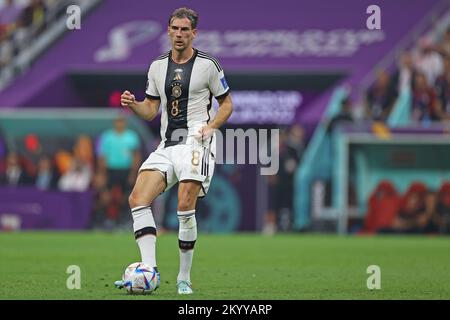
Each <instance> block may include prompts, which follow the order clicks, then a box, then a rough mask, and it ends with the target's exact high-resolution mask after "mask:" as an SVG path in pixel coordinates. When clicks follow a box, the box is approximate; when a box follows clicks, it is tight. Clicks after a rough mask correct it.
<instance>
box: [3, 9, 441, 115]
mask: <svg viewBox="0 0 450 320" xmlns="http://www.w3.org/2000/svg"><path fill="white" fill-rule="evenodd" d="M439 3H440V2H439V1H438V0H417V1H414V5H411V3H410V1H407V0H397V1H382V2H379V3H378V5H379V7H380V14H381V29H379V30H369V29H368V27H367V25H366V21H367V19H368V18H369V16H370V14H368V13H367V8H368V7H369V6H370V5H372V4H373V1H368V0H344V1H310V0H308V1H298V0H280V1H269V0H263V1H258V3H257V5H255V3H254V2H252V1H237V0H230V1H227V2H211V1H202V2H198V1H191V2H190V1H188V2H186V1H180V0H174V1H166V2H159V3H158V5H155V3H154V2H153V1H143V0H141V1H137V0H135V1H128V2H126V5H125V3H124V2H123V1H120V0H108V1H103V2H101V3H100V5H98V6H97V7H96V8H95V10H94V11H93V12H92V13H90V14H88V15H86V16H83V18H82V21H81V29H80V30H73V31H67V32H66V33H65V36H64V37H62V38H61V39H60V40H58V41H57V42H56V43H55V44H54V45H53V46H52V47H51V48H50V49H49V50H47V51H46V52H45V53H44V54H43V55H42V56H41V57H40V58H39V59H38V60H37V61H36V63H35V64H34V65H33V66H32V67H31V69H30V70H29V71H28V72H26V73H24V74H23V75H22V76H21V77H20V78H19V79H18V80H17V81H15V82H14V83H13V85H12V86H10V87H7V88H6V89H4V90H3V91H2V92H1V93H0V101H1V102H0V103H1V106H8V107H17V106H35V105H41V106H43V105H45V104H46V102H48V103H50V102H51V101H55V99H56V98H58V97H60V99H64V97H65V99H66V100H65V101H67V99H72V98H73V105H76V104H77V102H78V100H77V99H76V95H74V93H73V91H71V89H70V86H69V85H67V81H69V80H68V77H67V74H69V73H70V72H73V71H76V72H80V71H86V72H92V73H95V72H120V71H124V72H130V71H134V72H139V73H142V75H144V76H145V74H146V72H147V69H148V67H149V64H150V62H151V61H152V60H153V59H155V58H156V57H157V56H158V55H160V54H161V53H162V52H165V51H166V50H168V48H169V43H168V37H167V32H166V31H167V29H166V28H167V23H168V17H169V15H170V13H171V12H172V11H173V10H174V9H175V8H177V7H180V6H186V5H187V6H191V7H192V8H194V9H195V10H197V11H198V13H199V16H200V19H199V25H198V28H199V31H198V36H197V38H196V40H195V42H194V44H195V46H196V47H197V48H199V49H201V50H203V51H206V52H208V53H210V54H212V55H213V56H215V57H217V58H218V59H219V61H220V63H221V64H222V66H223V68H224V70H225V72H226V73H227V72H229V73H230V72H260V71H273V72H306V71H308V72H324V71H330V70H335V71H340V72H344V73H345V74H347V75H348V78H349V79H350V78H351V79H352V82H353V83H357V82H358V81H359V80H360V79H361V78H363V77H364V76H366V75H367V74H368V73H369V72H370V71H371V70H373V68H374V66H375V65H376V64H377V63H378V62H379V61H380V60H381V59H382V58H383V57H385V56H386V55H387V54H388V53H389V52H391V51H393V50H394V49H395V48H396V46H397V45H398V44H399V42H401V41H402V40H403V39H404V38H405V37H406V36H407V35H408V34H409V33H411V32H413V31H414V28H415V27H416V26H417V24H418V23H420V21H421V19H422V18H423V17H424V16H426V15H427V13H429V12H430V11H431V10H432V9H433V8H435V6H436V5H437V4H439ZM125 7H126V8H125ZM144 85H145V84H143V86H144ZM56 89H57V90H56ZM50 93H51V94H50ZM314 106H315V104H308V105H305V107H307V108H310V109H311V112H312V113H313V114H314V118H315V119H316V118H317V117H318V116H320V114H321V111H322V108H317V107H314Z"/></svg>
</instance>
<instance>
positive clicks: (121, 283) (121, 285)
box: [114, 280, 125, 289]
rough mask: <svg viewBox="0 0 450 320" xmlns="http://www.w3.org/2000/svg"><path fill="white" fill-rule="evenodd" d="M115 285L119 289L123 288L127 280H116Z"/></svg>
mask: <svg viewBox="0 0 450 320" xmlns="http://www.w3.org/2000/svg"><path fill="white" fill-rule="evenodd" d="M114 285H115V286H116V288H117V289H122V288H123V287H125V282H124V281H123V280H117V281H115V282H114Z"/></svg>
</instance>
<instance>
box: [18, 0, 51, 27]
mask: <svg viewBox="0 0 450 320" xmlns="http://www.w3.org/2000/svg"><path fill="white" fill-rule="evenodd" d="M46 16H47V8H46V6H45V3H44V2H43V1H42V0H31V1H30V3H29V4H28V6H26V7H25V8H24V9H23V11H22V15H21V17H20V19H21V21H22V23H23V26H24V27H25V28H32V29H33V31H32V34H33V35H39V34H40V33H41V32H42V31H43V30H44V28H45V23H46Z"/></svg>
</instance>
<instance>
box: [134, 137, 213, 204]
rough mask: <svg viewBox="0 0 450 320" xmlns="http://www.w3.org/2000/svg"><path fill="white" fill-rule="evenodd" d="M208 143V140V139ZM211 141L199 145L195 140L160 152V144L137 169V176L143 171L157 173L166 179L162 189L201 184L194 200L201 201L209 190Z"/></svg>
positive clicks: (211, 170)
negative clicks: (185, 184)
mask: <svg viewBox="0 0 450 320" xmlns="http://www.w3.org/2000/svg"><path fill="white" fill-rule="evenodd" d="M208 140H210V139H208ZM212 143H214V144H215V139H211V141H208V142H205V143H203V144H201V143H199V142H196V140H195V139H190V138H188V139H187V141H186V144H177V145H174V146H171V147H167V148H164V144H163V143H161V144H160V145H159V146H158V148H157V149H156V150H155V151H154V152H152V153H151V154H150V156H149V157H148V158H147V160H145V161H144V163H143V164H142V165H141V167H140V168H139V172H141V171H144V170H157V171H160V172H161V173H163V174H164V176H165V179H166V189H165V190H164V191H167V190H169V189H170V188H171V187H172V186H173V185H175V184H176V183H177V182H179V181H183V180H195V181H200V182H201V183H202V188H201V189H200V192H199V194H198V197H199V198H201V197H204V196H205V195H206V194H207V193H208V190H209V185H210V183H211V180H212V177H213V174H214V164H215V154H214V152H212V150H213V149H214V148H213V147H214V145H213V144H212Z"/></svg>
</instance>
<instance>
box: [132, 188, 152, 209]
mask: <svg viewBox="0 0 450 320" xmlns="http://www.w3.org/2000/svg"><path fill="white" fill-rule="evenodd" d="M128 204H129V205H130V208H136V207H139V206H148V205H150V203H148V201H146V199H145V198H144V197H143V196H142V195H141V194H140V193H139V192H137V191H135V190H133V191H132V192H131V194H130V196H129V197H128Z"/></svg>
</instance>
